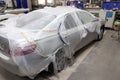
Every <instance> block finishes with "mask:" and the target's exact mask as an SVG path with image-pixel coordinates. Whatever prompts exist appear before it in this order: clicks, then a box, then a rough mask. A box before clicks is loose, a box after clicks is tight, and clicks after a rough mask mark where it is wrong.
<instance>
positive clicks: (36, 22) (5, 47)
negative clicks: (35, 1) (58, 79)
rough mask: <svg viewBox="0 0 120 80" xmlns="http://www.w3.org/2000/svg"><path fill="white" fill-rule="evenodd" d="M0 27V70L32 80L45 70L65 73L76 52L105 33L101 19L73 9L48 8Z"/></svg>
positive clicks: (17, 17) (99, 38) (12, 19)
mask: <svg viewBox="0 0 120 80" xmlns="http://www.w3.org/2000/svg"><path fill="white" fill-rule="evenodd" d="M0 24H1V25H0V66H2V67H3V68H5V69H6V70H8V71H10V72H11V73H14V74H16V75H19V76H28V77H29V78H32V79H33V78H34V77H35V76H36V75H37V74H38V73H40V72H41V71H43V70H47V71H49V72H54V73H57V72H59V71H61V70H63V69H64V68H65V67H66V64H67V60H69V61H72V59H73V55H74V54H75V52H76V51H78V50H80V49H81V48H83V47H84V46H86V45H87V44H88V43H90V42H92V41H94V40H101V39H102V37H103V33H104V24H102V23H101V20H100V19H99V18H97V17H95V16H94V15H92V14H91V13H89V12H87V11H84V10H80V9H77V8H73V7H53V8H52V7H45V8H44V9H39V10H35V11H32V12H29V13H27V14H24V15H18V16H15V17H13V18H10V19H8V20H5V21H3V22H0Z"/></svg>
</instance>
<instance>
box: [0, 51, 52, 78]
mask: <svg viewBox="0 0 120 80" xmlns="http://www.w3.org/2000/svg"><path fill="white" fill-rule="evenodd" d="M1 54H2V53H1V52H0V66H2V67H3V68H4V69H6V70H7V71H9V72H11V73H13V74H16V75H18V76H22V77H24V76H28V77H31V76H35V75H37V74H38V73H40V72H41V71H43V70H45V69H46V68H47V67H48V65H49V64H50V62H51V60H50V59H49V58H45V59H38V60H37V62H35V61H36V60H35V61H34V58H31V59H30V58H29V60H28V61H29V62H28V63H30V64H28V66H27V67H25V66H24V64H19V66H18V65H17V64H16V63H14V61H13V60H12V58H9V57H7V56H5V55H3V54H2V55H1ZM30 56H32V57H34V56H33V54H32V55H29V56H27V58H28V57H30ZM39 58H40V57H39ZM26 61H27V60H26ZM32 62H34V63H32ZM38 62H39V63H38ZM20 63H21V62H20ZM29 67H31V68H30V69H29ZM27 70H28V72H27ZM22 71H23V72H22Z"/></svg>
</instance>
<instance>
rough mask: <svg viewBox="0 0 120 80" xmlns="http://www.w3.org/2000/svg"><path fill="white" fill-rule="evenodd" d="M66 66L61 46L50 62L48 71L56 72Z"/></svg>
mask: <svg viewBox="0 0 120 80" xmlns="http://www.w3.org/2000/svg"><path fill="white" fill-rule="evenodd" d="M65 66H66V57H65V51H64V49H63V48H61V49H59V50H58V52H57V53H56V55H55V63H51V64H50V65H49V67H48V71H49V72H50V73H57V72H60V71H62V70H63V69H64V68H65Z"/></svg>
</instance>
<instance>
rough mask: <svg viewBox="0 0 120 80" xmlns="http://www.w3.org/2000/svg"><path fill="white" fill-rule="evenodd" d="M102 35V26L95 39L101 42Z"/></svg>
mask: <svg viewBox="0 0 120 80" xmlns="http://www.w3.org/2000/svg"><path fill="white" fill-rule="evenodd" d="M103 34H104V26H102V27H101V29H100V34H98V38H97V40H98V41H100V40H102V38H103Z"/></svg>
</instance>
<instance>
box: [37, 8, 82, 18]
mask: <svg viewBox="0 0 120 80" xmlns="http://www.w3.org/2000/svg"><path fill="white" fill-rule="evenodd" d="M36 11H37V12H45V13H48V14H52V15H55V16H60V15H65V14H67V13H71V12H75V11H83V10H81V9H77V8H75V7H70V6H58V7H45V8H43V9H39V10H36Z"/></svg>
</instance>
